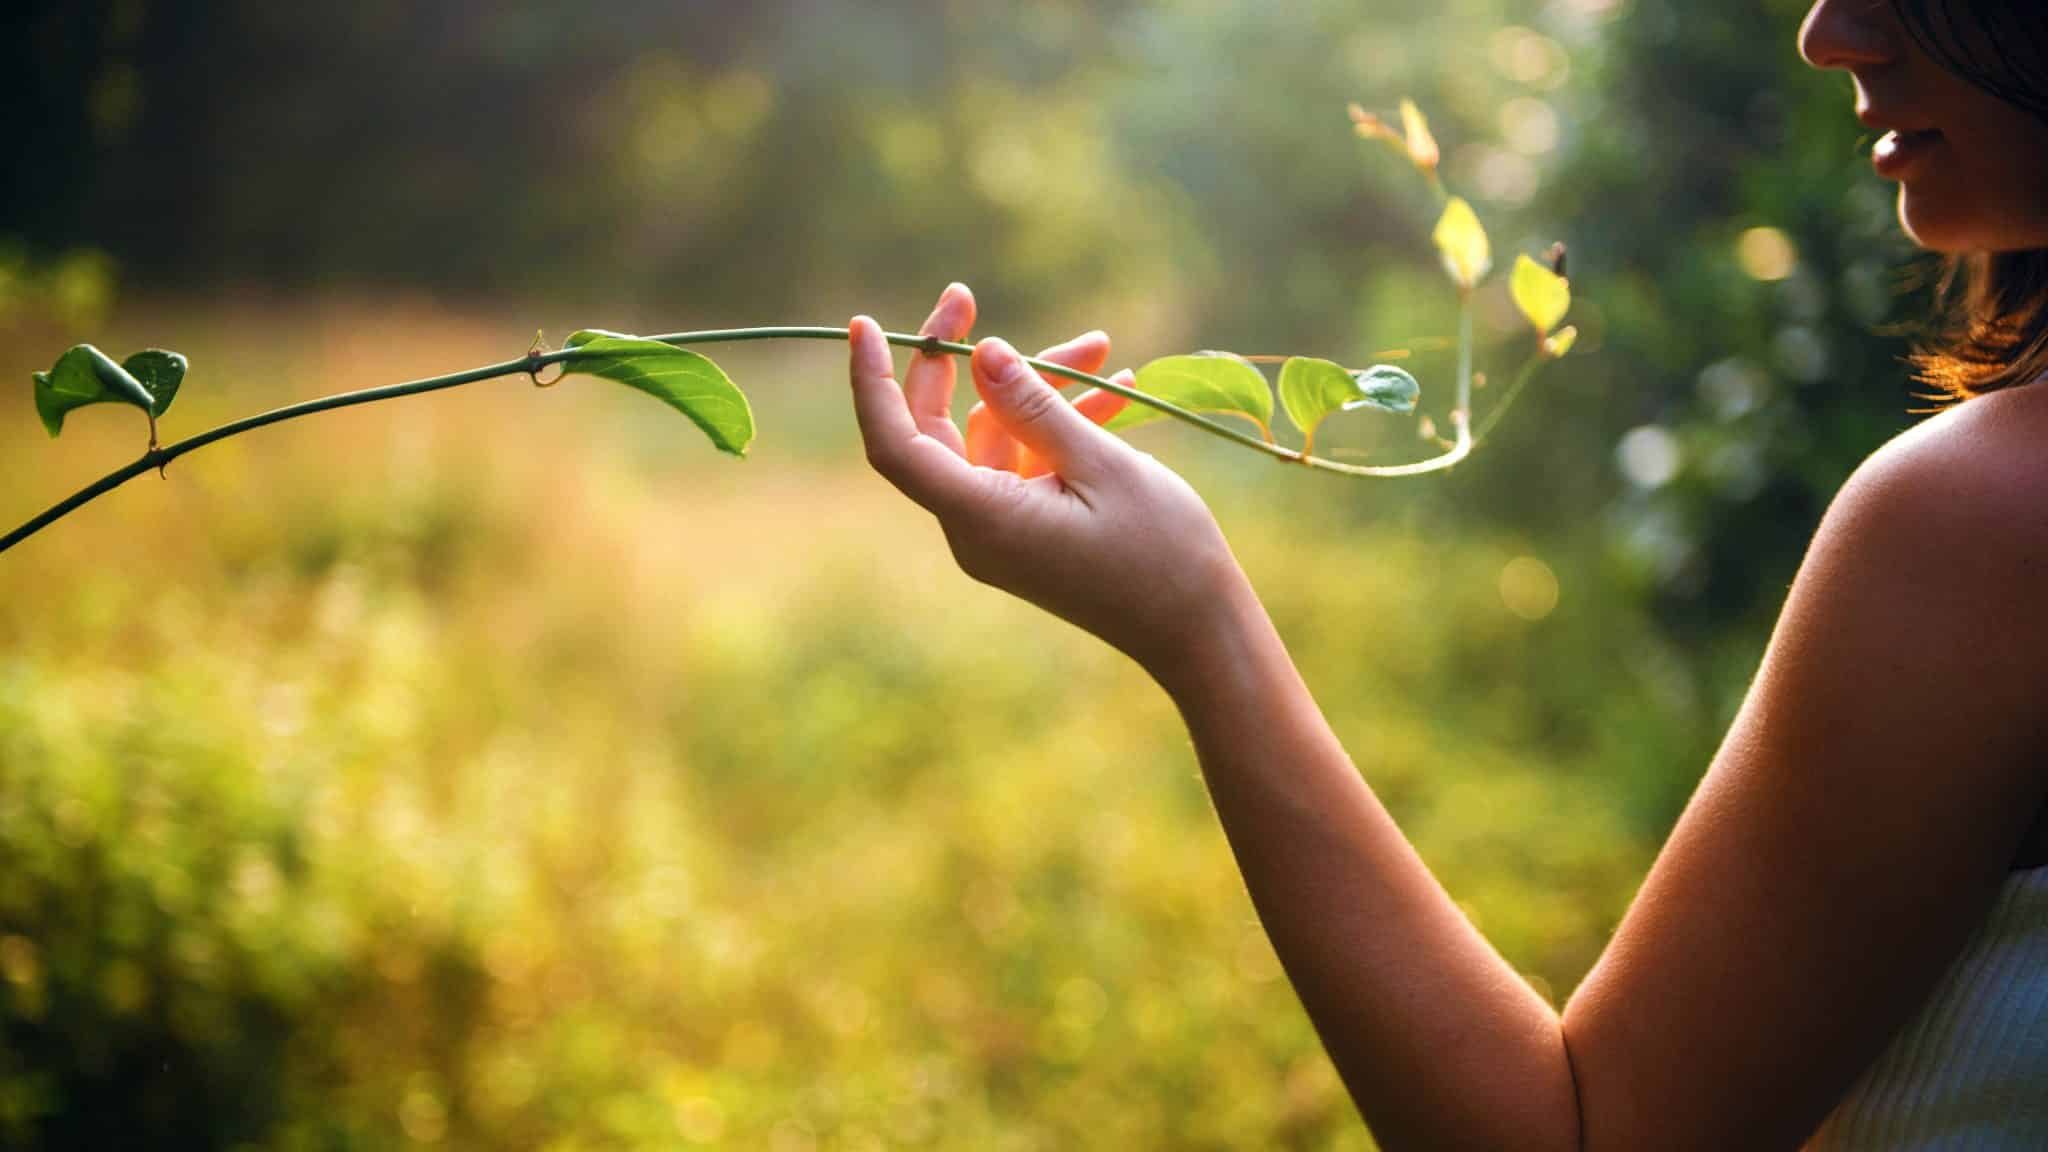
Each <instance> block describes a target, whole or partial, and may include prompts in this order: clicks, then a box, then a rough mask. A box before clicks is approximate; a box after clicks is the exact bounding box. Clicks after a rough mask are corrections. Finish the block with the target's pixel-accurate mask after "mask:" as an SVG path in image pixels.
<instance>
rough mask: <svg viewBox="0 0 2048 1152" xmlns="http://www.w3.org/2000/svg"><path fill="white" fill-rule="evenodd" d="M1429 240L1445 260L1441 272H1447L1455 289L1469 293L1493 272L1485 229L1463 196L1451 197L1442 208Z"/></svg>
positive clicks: (1491, 256) (1491, 255)
mask: <svg viewBox="0 0 2048 1152" xmlns="http://www.w3.org/2000/svg"><path fill="white" fill-rule="evenodd" d="M1431 238H1432V239H1433V240H1435V241H1436V249H1437V251H1438V252H1439V253H1440V254H1442V256H1443V258H1444V271H1446V272H1448V273H1450V275H1451V279H1452V280H1453V281H1455V282H1456V283H1457V285H1458V287H1460V288H1463V289H1465V290H1467V291H1470V290H1471V288H1472V287H1473V286H1474V285H1476V284H1478V283H1479V281H1480V280H1481V278H1483V277H1484V276H1485V275H1486V274H1487V272H1489V271H1491V270H1492V268H1493V250H1492V248H1491V247H1490V246H1489V245H1488V244H1487V240H1486V229H1485V228H1483V227H1481V226H1480V223H1479V217H1478V215H1476V214H1475V213H1474V212H1473V211H1472V205H1470V204H1467V203H1466V202H1465V198H1464V197H1462V196H1453V197H1451V199H1450V202H1449V203H1447V204H1445V205H1444V214H1443V216H1442V217H1440V218H1439V219H1438V220H1437V222H1436V232H1435V234H1434V235H1433V236H1432V237H1431Z"/></svg>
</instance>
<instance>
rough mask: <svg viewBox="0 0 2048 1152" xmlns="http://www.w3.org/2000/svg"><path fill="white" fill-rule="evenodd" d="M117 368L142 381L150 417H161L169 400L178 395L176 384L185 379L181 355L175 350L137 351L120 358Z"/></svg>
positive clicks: (169, 402) (181, 382) (167, 409)
mask: <svg viewBox="0 0 2048 1152" xmlns="http://www.w3.org/2000/svg"><path fill="white" fill-rule="evenodd" d="M121 367H123V368H126V369H127V370H128V374H129V375H131V376H133V377H135V378H136V379H137V380H139V381H141V382H142V386H143V387H144V388H145V389H148V391H149V394H150V396H151V397H153V398H154V403H152V404H151V405H150V408H149V413H150V415H152V416H162V415H163V414H164V413H166V412H168V411H170V410H171V401H173V400H176V399H177V398H178V386H179V385H180V384H183V383H184V382H185V358H184V357H183V356H180V355H179V354H177V353H176V352H166V351H164V350H163V349H161V348H151V349H148V350H146V351H142V352H137V353H136V354H135V355H133V356H130V357H129V358H127V359H126V360H123V361H121Z"/></svg>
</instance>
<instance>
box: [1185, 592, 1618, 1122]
mask: <svg viewBox="0 0 2048 1152" xmlns="http://www.w3.org/2000/svg"><path fill="white" fill-rule="evenodd" d="M1155 676H1157V678H1158V679H1159V681H1160V683H1161V685H1162V686H1163V687H1164V688H1165V689H1166V690H1167V692H1168V693H1169V694H1170V695H1171V696H1172V697H1173V699H1174V702H1175V704H1176V705H1177V706H1178V707H1179V708H1180V711H1181V715H1182V717H1183V718H1184V719H1185V720H1186V722H1187V726H1188V730H1189V733H1190V734H1191V735H1192V737H1193V738H1194V744H1195V750H1196V754H1197V756H1198V757H1199V758H1200V761H1201V765H1202V772H1203V775H1204V777H1205V778H1206V779H1207V781H1208V785H1209V792H1210V795H1211V797H1212V798H1213V799H1214V802H1215V804H1216V809H1217V813H1218V815H1219V816H1220V817H1221V819H1222V823H1223V828H1224V832H1225V834H1226V835H1227V836H1228V837H1229V840H1230V845H1231V849H1232V851H1233V852H1234V853H1235V854H1236V856H1237V861H1238V867H1239V868H1240V869H1241V870H1242V872H1243V874H1244V878H1245V883H1246V886H1247V888H1248V889H1249V890H1250V892H1251V896H1252V902H1253V904H1254V905H1256V907H1257V908H1258V912H1259V917H1260V920H1261V921H1262V922H1263V923H1264V925H1265V928H1266V933H1267V935H1268V936H1269V937H1270V938H1271V939H1272V942H1273V946H1274V949H1275V951H1276V952H1277V953H1278V954H1279V957H1280V960H1281V963H1282V964H1283V965H1284V966H1285V968H1286V970H1287V974H1288V977H1289V978H1290V980H1291V981H1292V982H1293V985H1294V988H1295V991H1296V993H1297V994H1298V995H1299V996H1300V997H1301V1001H1302V1003H1303V1005H1304V1006H1305V1007H1306V1008H1307V1010H1308V1014H1309V1017H1310V1019H1311V1020H1313V1021H1314V1023H1315V1026H1316V1030H1317V1032H1318V1033H1319V1034H1320V1035H1321V1037H1322V1039H1323V1043H1324V1046H1325V1047H1326V1048H1327V1049H1328V1050H1329V1053H1330V1056H1331V1059H1332V1060H1333V1061H1334V1062H1335V1064H1336V1067H1337V1070H1338V1072H1339V1074H1340V1075H1341V1076H1342V1077H1343V1079H1344V1082H1345V1084H1346V1085H1347V1086H1348V1087H1349V1089H1350V1091H1351V1094H1352V1098H1353V1099H1354V1100H1356V1101H1357V1102H1358V1105H1359V1108H1360V1111H1361V1112H1362V1113H1363V1114H1364V1115H1365V1117H1366V1119H1367V1121H1368V1122H1369V1123H1370V1124H1371V1125H1372V1128H1373V1131H1374V1134H1375V1136H1376V1137H1377V1138H1378V1140H1379V1141H1380V1142H1381V1144H1382V1145H1383V1146H1385V1147H1387V1148H1390V1149H1405V1148H1515V1149H1576V1148H1577V1147H1578V1145H1579V1131H1578V1128H1579V1124H1578V1105H1577V1096H1576V1093H1575V1090H1574V1087H1573V1080H1572V1072H1571V1065H1570V1060H1569V1058H1568V1056H1567V1054H1566V1051H1565V1046H1564V1034H1563V1031H1562V1029H1561V1027H1560V1025H1559V1020H1558V1016H1557V1013H1556V1012H1555V1011H1553V1010H1552V1009H1551V1008H1550V1006H1549V1005H1547V1004H1546V1003H1544V1002H1543V1000H1542V999H1541V998H1540V997H1539V996H1538V995H1537V994H1536V993H1535V991H1534V990H1532V989H1531V988H1530V987H1529V986H1528V984H1527V983H1526V982H1525V981H1523V980H1522V979H1521V977H1520V976H1519V975H1518V974H1517V973H1516V972H1515V971H1514V969H1513V968H1511V967H1510V966H1509V965H1508V964H1507V963H1506V962H1505V961H1503V960H1502V959H1501V958H1500V956H1499V955H1498V954H1496V953H1495V952H1494V951H1493V949H1492V948H1491V947H1490V946H1489V945H1488V944H1487V943H1486V941H1485V940H1484V938H1482V937H1481V936H1480V935H1479V933H1478V932H1477V931H1476V930H1475V929H1474V928H1473V927H1472V926H1471V924H1470V922H1468V921H1467V920H1466V919H1465V917H1464V915H1463V914H1462V913H1461V912H1460V911H1459V910H1458V908H1457V906H1456V905H1455V904H1454V903H1453V902H1452V901H1451V900H1450V898H1449V897H1448V896H1447V895H1445V893H1444V891H1443V889H1442V888H1441V887H1440V886H1439V885H1438V884H1437V882H1436V879H1435V877H1433V876H1432V875H1430V873H1429V870H1428V869H1427V868H1426V867H1425V866H1424V865H1423V863H1422V860H1421V859H1420V857H1418V856H1417V855H1416V854H1415V851H1414V849H1413V848H1412V847H1411V846H1410V845H1409V843H1408V841H1407V838H1406V837H1405V836H1403V835H1402V833H1401V831H1400V829H1399V828H1397V827H1396V826H1395V824H1394V822H1393V820H1392V818H1390V817H1389V816H1388V815H1387V812H1386V810H1385V809H1384V808H1383V807H1381V805H1380V802H1379V800H1378V798H1377V797H1375V796H1374V795H1373V793H1372V790H1371V789H1370V788H1369V787H1368V786H1367V785H1366V782H1365V781H1364V780H1363V779H1362V778H1361V777H1360V776H1359V774H1358V772H1357V770H1356V769H1355V768H1354V767H1353V765H1352V763H1351V761H1350V759H1349V757H1347V756H1346V755H1345V752H1344V749H1343V747H1342V746H1341V745H1340V744H1339V743H1338V741H1337V738H1336V736H1335V734H1334V733H1333V732H1331V730H1330V727H1329V724H1328V723H1327V722H1326V721H1325V720H1324V719H1323V716H1322V713H1321V711H1320V710H1319V709H1318V708H1317V707H1316V703H1315V701H1314V699H1313V698H1312V697H1311V696H1310V694H1309V691H1308V688H1307V686H1306V685H1305V684H1304V683H1303V682H1302V679H1301V677H1300V675H1299V673H1297V672H1296V670H1295V668H1294V662H1293V660H1292V659H1291V658H1290V657H1289V656H1288V654H1287V650H1286V647H1285V646H1284V645H1283V644H1282V643H1281V640H1280V637H1279V634H1278V633H1277V632H1276V631H1275V630H1274V628H1273V625H1272V622H1271V621H1270V619H1268V617H1267V615H1266V612H1265V609H1264V608H1263V607H1262V606H1261V605H1260V604H1259V602H1258V598H1257V596H1256V595H1255V594H1254V593H1253V592H1252V590H1251V588H1250V586H1249V585H1248V584H1240V585H1238V586H1237V587H1236V588H1235V589H1234V591H1233V593H1232V595H1231V596H1230V598H1229V607H1228V609H1227V610H1226V611H1225V612H1223V613H1220V614H1219V615H1218V617H1217V618H1216V622H1215V624H1214V625H1213V626H1212V627H1209V628H1207V629H1205V631H1204V632H1203V634H1202V635H1201V636H1200V637H1199V639H1198V640H1196V641H1195V642H1193V643H1191V644H1190V646H1189V648H1188V650H1186V651H1184V652H1183V653H1181V654H1180V658H1179V659H1177V660H1176V661H1175V662H1174V663H1173V665H1172V666H1171V667H1170V668H1162V669H1155Z"/></svg>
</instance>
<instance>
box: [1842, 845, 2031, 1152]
mask: <svg viewBox="0 0 2048 1152" xmlns="http://www.w3.org/2000/svg"><path fill="white" fill-rule="evenodd" d="M1806 1147H1807V1152H1838V1150H1847V1149H1854V1150H1856V1152H1964V1150H1966V1149H1968V1150H1972V1152H1974V1150H1977V1149H1986V1150H1993V1152H2005V1150H2007V1149H2022V1148H2038V1149H2048V867H2043V868H2034V869H2030V870H2028V871H2024V872H2014V873H2012V874H2011V875H2010V876H2008V877H2007V879H2006V882H2005V887H2004V888H2003V889H2001V890H2000V892H1999V895H1998V900H1997V902H1996V903H1995V904H1993V905H1992V908H1991V914H1990V915H1989V916H1988V917H1987V918H1986V919H1985V921H1984V924H1983V926H1982V927H1981V928H1979V929H1978V930H1977V934H1976V935H1975V936H1974V937H1972V938H1971V940H1970V943H1969V945H1968V947H1966V948H1965V949H1964V951H1963V954H1962V955H1961V956H1959V957H1957V958H1956V961H1955V963H1954V964H1953V965H1952V966H1951V967H1950V968H1949V970H1948V973H1947V974H1946V975H1945V976H1943V977H1942V981H1941V984H1940V985H1939V986H1938V987H1937V988H1936V989H1935V991H1934V995H1933V997H1932V998H1931V999H1930V1000H1929V1001H1928V1003H1927V1006H1926V1007H1925V1008H1923V1009H1922V1010H1921V1012H1920V1015H1919V1016H1918V1017H1917V1018H1915V1019H1914V1020H1913V1022H1912V1023H1910V1024H1908V1025H1907V1026H1906V1029H1905V1030H1904V1031H1903V1032H1901V1033H1900V1034H1899V1036H1898V1037H1897V1038H1896V1039H1895V1040H1893V1042H1892V1045H1891V1047H1890V1048H1888V1049H1886V1050H1885V1053H1884V1055H1883V1056H1882V1057H1880V1058H1879V1060H1878V1061H1877V1063H1876V1064H1874V1065H1872V1066H1871V1068H1870V1070H1869V1071H1868V1072H1866V1073H1864V1075H1863V1079H1862V1080H1860V1081H1858V1082H1857V1084H1856V1086H1855V1087H1854V1088H1852V1089H1850V1091H1849V1095H1848V1096H1847V1097H1845V1098H1844V1099H1843V1101H1842V1103H1841V1104H1840V1105H1839V1106H1837V1107H1836V1109H1835V1111H1834V1114H1833V1115H1831V1116H1829V1117H1828V1120H1827V1122H1826V1123H1825V1124H1823V1125H1822V1126H1821V1129H1820V1131H1819V1132H1817V1133H1816V1134H1815V1135H1814V1137H1813V1139H1812V1140H1811V1141H1810V1142H1809V1143H1808V1144H1807V1146H1806Z"/></svg>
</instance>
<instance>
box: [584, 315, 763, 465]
mask: <svg viewBox="0 0 2048 1152" xmlns="http://www.w3.org/2000/svg"><path fill="white" fill-rule="evenodd" d="M569 347H570V348H572V349H575V350H576V352H577V355H576V356H575V357H573V358H571V359H569V360H566V361H564V362H563V364H562V370H563V371H564V372H568V373H580V374H582V375H585V376H598V377H602V378H603V379H606V380H613V381H616V382H618V383H620V384H624V385H626V386H627V387H628V388H637V389H639V390H640V391H642V392H645V393H647V394H648V395H650V396H652V397H654V398H655V399H657V400H659V401H661V402H662V403H664V404H666V405H668V406H669V407H671V408H674V409H675V410H676V411H678V412H681V413H682V414H683V415H685V416H688V417H689V418H690V420H691V422H692V423H694V424H696V425H697V427H699V428H702V429H703V430H704V434H705V435H706V436H709V437H711V443H712V444H713V445H715V446H717V448H718V450H719V451H721V452H730V453H732V454H733V455H734V456H742V457H743V456H745V455H746V454H747V445H748V444H750V443H752V442H753V439H754V410H753V409H752V408H751V407H749V406H748V405H747V397H746V394H745V393H743V392H741V391H740V390H739V388H737V387H736V386H734V384H733V382H732V381H731V380H730V379H729V378H727V376H726V374H725V372H724V371H723V370H722V369H720V368H719V366H718V365H716V364H714V363H712V362H711V360H710V358H709V357H706V356H702V355H699V354H698V353H695V352H692V351H690V350H689V349H687V348H677V347H675V346H673V345H670V344H663V343H662V342H661V341H659V340H647V339H643V338H642V337H639V336H622V335H620V334H618V333H617V332H603V331H598V330H596V329H591V330H586V331H583V332H578V333H576V334H575V335H573V336H571V337H569Z"/></svg>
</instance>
